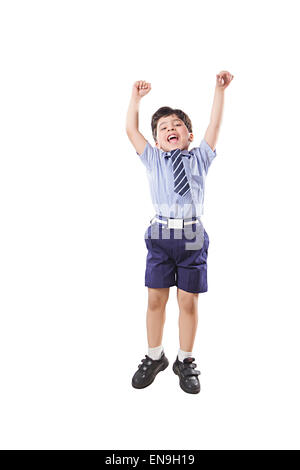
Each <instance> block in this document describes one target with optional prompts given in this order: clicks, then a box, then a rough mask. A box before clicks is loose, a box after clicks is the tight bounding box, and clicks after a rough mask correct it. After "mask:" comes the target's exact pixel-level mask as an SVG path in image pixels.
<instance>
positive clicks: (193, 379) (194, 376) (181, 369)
mask: <svg viewBox="0 0 300 470" xmlns="http://www.w3.org/2000/svg"><path fill="white" fill-rule="evenodd" d="M194 360H195V358H194V357H187V358H185V359H184V361H183V362H181V361H179V359H178V356H177V358H176V361H175V362H174V364H173V372H174V373H175V374H176V375H178V376H179V385H180V387H181V388H182V390H183V391H184V392H186V393H199V392H200V382H199V379H198V375H200V373H201V372H200V371H199V370H196V369H195V367H197V364H195V363H193V361H194Z"/></svg>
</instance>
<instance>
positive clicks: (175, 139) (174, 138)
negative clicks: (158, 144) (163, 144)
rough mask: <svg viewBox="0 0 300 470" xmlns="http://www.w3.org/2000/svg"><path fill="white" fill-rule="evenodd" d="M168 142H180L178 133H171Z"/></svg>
mask: <svg viewBox="0 0 300 470" xmlns="http://www.w3.org/2000/svg"><path fill="white" fill-rule="evenodd" d="M168 142H178V137H177V135H175V134H171V135H170V136H169V137H168Z"/></svg>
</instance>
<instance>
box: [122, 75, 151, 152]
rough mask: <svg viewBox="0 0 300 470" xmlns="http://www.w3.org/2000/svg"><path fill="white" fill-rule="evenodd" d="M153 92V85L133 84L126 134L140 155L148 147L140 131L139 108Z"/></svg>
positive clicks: (140, 82) (141, 82)
mask: <svg viewBox="0 0 300 470" xmlns="http://www.w3.org/2000/svg"><path fill="white" fill-rule="evenodd" d="M150 90H151V84H150V83H147V82H145V81H143V80H139V81H137V82H135V83H134V84H133V87H132V94H131V99H130V102H129V107H128V111H127V117H126V133H127V135H128V138H129V140H130V142H131V143H132V145H133V146H134V148H135V150H136V151H137V153H138V154H139V155H141V154H142V153H143V151H144V149H145V147H146V144H147V140H146V139H145V137H144V136H143V135H142V134H141V133H140V131H139V106H140V101H141V99H142V97H143V96H145V95H146V94H147V93H149V91H150Z"/></svg>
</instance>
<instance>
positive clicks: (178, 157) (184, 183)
mask: <svg viewBox="0 0 300 470" xmlns="http://www.w3.org/2000/svg"><path fill="white" fill-rule="evenodd" d="M167 156H171V160H172V165H173V175H174V191H175V193H178V194H180V196H185V195H186V194H187V193H188V192H189V190H190V185H189V182H188V179H187V177H186V173H185V169H184V164H183V161H182V157H185V155H183V154H181V152H180V149H175V150H171V152H168V154H167Z"/></svg>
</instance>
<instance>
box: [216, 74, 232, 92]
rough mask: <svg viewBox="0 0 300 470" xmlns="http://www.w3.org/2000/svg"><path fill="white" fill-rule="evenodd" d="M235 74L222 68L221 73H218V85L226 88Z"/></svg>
mask: <svg viewBox="0 0 300 470" xmlns="http://www.w3.org/2000/svg"><path fill="white" fill-rule="evenodd" d="M233 77H234V75H231V73H229V72H227V71H226V70H222V71H221V72H220V73H218V74H217V83H216V87H217V88H221V89H222V90H225V88H227V87H228V85H229V84H230V82H231V80H232V79H233Z"/></svg>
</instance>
